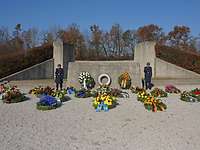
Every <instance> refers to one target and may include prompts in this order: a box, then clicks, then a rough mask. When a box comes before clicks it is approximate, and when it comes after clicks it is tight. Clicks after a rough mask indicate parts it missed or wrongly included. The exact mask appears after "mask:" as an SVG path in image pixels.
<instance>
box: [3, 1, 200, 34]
mask: <svg viewBox="0 0 200 150" xmlns="http://www.w3.org/2000/svg"><path fill="white" fill-rule="evenodd" d="M17 23H20V24H22V27H23V28H24V29H27V28H30V27H37V28H39V29H41V30H45V29H48V28H50V27H53V26H55V25H60V26H61V27H66V26H67V25H69V24H71V23H77V24H78V25H80V27H81V30H82V31H84V30H87V29H89V26H90V25H92V24H98V25H99V26H100V27H101V28H102V29H105V30H108V29H110V27H111V25H112V24H113V23H119V24H121V26H122V27H123V28H124V29H128V28H131V29H137V28H138V27H139V26H143V25H146V24H151V23H154V24H158V25H159V26H161V27H162V28H163V29H164V31H166V32H167V31H169V30H170V29H172V27H173V26H174V25H186V26H189V27H190V28H191V30H192V34H193V35H198V34H199V33H200V0H0V26H2V25H3V26H8V27H9V28H10V29H12V28H14V26H15V24H17Z"/></svg>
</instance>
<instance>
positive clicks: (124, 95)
mask: <svg viewBox="0 0 200 150" xmlns="http://www.w3.org/2000/svg"><path fill="white" fill-rule="evenodd" d="M110 95H111V96H114V97H119V98H129V94H128V93H127V92H124V91H122V90H119V89H113V88H111V91H110Z"/></svg>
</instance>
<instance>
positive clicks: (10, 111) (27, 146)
mask: <svg viewBox="0 0 200 150" xmlns="http://www.w3.org/2000/svg"><path fill="white" fill-rule="evenodd" d="M14 84H17V85H18V86H19V87H20V88H21V89H22V90H23V91H25V92H27V91H28V90H29V89H30V88H32V87H34V86H35V84H37V82H34V83H32V84H31V83H29V84H27V82H26V84H24V83H23V82H14ZM194 87H198V86H197V85H196V86H192V85H190V86H189V85H188V86H181V87H179V88H181V89H191V88H194ZM27 96H29V97H30V98H31V99H30V100H28V101H25V102H21V103H17V104H3V103H0V114H1V117H0V150H77V149H79V150H112V149H113V150H199V149H200V142H199V141H200V119H199V118H200V117H199V116H200V104H198V103H192V104H191V103H186V102H183V101H180V100H179V95H175V94H172V95H170V96H169V97H168V98H165V99H163V101H165V103H166V104H167V105H168V109H167V110H166V111H164V112H157V113H153V112H148V111H147V110H145V109H144V107H143V104H142V103H140V102H138V101H137V100H136V95H134V94H131V96H130V98H128V99H118V102H119V105H118V106H117V107H116V108H114V109H111V110H109V112H99V113H97V112H95V110H94V108H93V107H92V98H86V99H78V98H74V97H73V96H71V100H70V101H67V102H65V103H64V105H63V106H62V107H60V108H58V109H55V110H51V111H45V112H42V111H39V110H37V109H36V102H37V101H38V100H39V99H37V98H35V97H34V96H31V95H27Z"/></svg>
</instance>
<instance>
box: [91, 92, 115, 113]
mask: <svg viewBox="0 0 200 150" xmlns="http://www.w3.org/2000/svg"><path fill="white" fill-rule="evenodd" d="M116 105H117V101H116V98H115V97H113V96H111V95H108V94H106V93H104V94H99V95H98V96H97V97H96V98H95V99H94V100H93V107H94V108H95V109H96V112H99V111H101V110H104V111H108V110H109V109H111V108H114V107H115V106H116Z"/></svg>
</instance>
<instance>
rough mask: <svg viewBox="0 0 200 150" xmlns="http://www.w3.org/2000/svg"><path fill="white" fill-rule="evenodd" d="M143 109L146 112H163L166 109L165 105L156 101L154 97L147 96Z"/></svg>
mask: <svg viewBox="0 0 200 150" xmlns="http://www.w3.org/2000/svg"><path fill="white" fill-rule="evenodd" d="M144 107H145V108H146V109H147V110H148V111H153V112H157V111H164V110H165V109H167V105H166V104H164V103H163V102H161V101H160V100H159V99H156V98H155V97H154V96H148V97H147V99H145V101H144Z"/></svg>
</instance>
